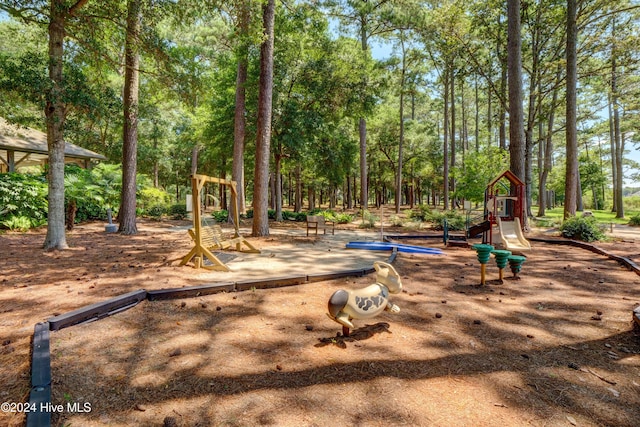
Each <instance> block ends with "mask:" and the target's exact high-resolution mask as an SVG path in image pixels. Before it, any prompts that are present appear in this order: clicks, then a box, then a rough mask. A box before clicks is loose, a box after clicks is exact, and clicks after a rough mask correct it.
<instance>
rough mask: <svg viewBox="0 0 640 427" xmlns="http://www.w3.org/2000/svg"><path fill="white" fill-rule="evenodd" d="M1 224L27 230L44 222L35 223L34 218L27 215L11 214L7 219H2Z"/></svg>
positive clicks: (14, 228) (12, 228)
mask: <svg viewBox="0 0 640 427" xmlns="http://www.w3.org/2000/svg"><path fill="white" fill-rule="evenodd" d="M0 224H2V225H3V226H5V227H6V228H8V229H9V230H14V231H27V230H29V229H30V228H32V227H37V226H38V225H42V224H38V225H37V224H34V223H33V221H32V219H31V218H29V217H26V216H10V217H8V218H7V219H3V220H2V221H0Z"/></svg>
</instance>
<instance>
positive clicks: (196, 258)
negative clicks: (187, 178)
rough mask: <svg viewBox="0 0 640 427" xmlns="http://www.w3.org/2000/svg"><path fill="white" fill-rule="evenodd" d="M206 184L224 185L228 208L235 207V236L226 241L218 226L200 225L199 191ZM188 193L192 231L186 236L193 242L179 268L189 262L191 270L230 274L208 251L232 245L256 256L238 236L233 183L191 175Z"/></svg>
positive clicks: (234, 185) (236, 205) (238, 220)
mask: <svg viewBox="0 0 640 427" xmlns="http://www.w3.org/2000/svg"><path fill="white" fill-rule="evenodd" d="M208 182H210V183H213V184H220V185H225V186H228V187H229V188H230V189H231V203H232V206H234V207H235V209H233V225H234V228H235V233H234V235H233V237H232V238H230V239H226V238H224V236H223V235H222V229H221V228H220V226H219V225H211V226H202V224H201V214H200V192H201V191H202V188H203V187H204V185H205V184H206V183H208ZM191 194H192V197H193V214H192V216H193V228H192V229H190V230H189V235H190V236H191V238H192V239H193V242H194V246H193V248H192V249H191V251H189V253H188V254H186V255H185V256H184V257H183V258H182V261H181V262H180V265H186V264H187V263H188V262H190V261H192V260H193V265H194V267H195V268H206V269H208V270H216V271H230V270H229V267H227V265H226V264H225V263H223V262H222V261H221V260H220V259H219V258H218V257H217V256H215V255H214V254H213V252H211V250H212V249H220V250H224V249H228V248H231V247H233V246H235V249H236V250H237V251H240V252H250V253H260V251H259V250H258V249H256V248H255V247H254V246H253V245H252V244H251V243H249V241H247V239H245V238H244V237H243V236H241V235H240V230H239V224H240V216H239V215H238V203H237V202H238V193H237V190H236V182H235V181H230V180H226V179H222V178H215V177H211V176H207V175H198V174H194V175H191ZM243 246H246V248H243ZM205 260H209V262H210V263H206V262H205Z"/></svg>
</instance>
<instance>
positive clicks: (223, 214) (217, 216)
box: [211, 209, 229, 222]
mask: <svg viewBox="0 0 640 427" xmlns="http://www.w3.org/2000/svg"><path fill="white" fill-rule="evenodd" d="M211 216H212V217H213V219H214V220H215V221H216V222H227V220H228V219H229V211H227V210H225V209H221V210H219V211H214V212H212V213H211Z"/></svg>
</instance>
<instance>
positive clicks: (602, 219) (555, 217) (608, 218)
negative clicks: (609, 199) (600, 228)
mask: <svg viewBox="0 0 640 427" xmlns="http://www.w3.org/2000/svg"><path fill="white" fill-rule="evenodd" d="M534 208H537V207H532V208H531V210H532V211H533V212H535V209H534ZM590 212H592V213H593V217H594V218H595V219H596V222H598V223H602V224H611V223H613V224H628V223H629V218H631V217H632V216H637V215H640V211H638V210H626V211H625V213H624V214H625V217H624V218H616V214H615V212H611V211H610V210H591V211H590ZM563 216H564V208H563V207H562V206H560V207H557V208H554V209H547V210H546V211H545V216H543V217H541V218H538V219H540V220H542V222H547V221H551V222H561V221H562V219H563ZM576 216H578V217H580V216H582V212H577V213H576Z"/></svg>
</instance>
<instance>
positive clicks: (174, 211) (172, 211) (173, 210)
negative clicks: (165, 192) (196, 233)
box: [169, 203, 187, 219]
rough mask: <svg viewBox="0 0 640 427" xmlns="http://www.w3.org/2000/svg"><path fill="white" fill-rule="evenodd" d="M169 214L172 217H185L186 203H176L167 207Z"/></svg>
mask: <svg viewBox="0 0 640 427" xmlns="http://www.w3.org/2000/svg"><path fill="white" fill-rule="evenodd" d="M169 215H171V218H173V219H185V218H186V217H187V205H186V204H184V203H178V204H175V205H171V206H170V207H169Z"/></svg>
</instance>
